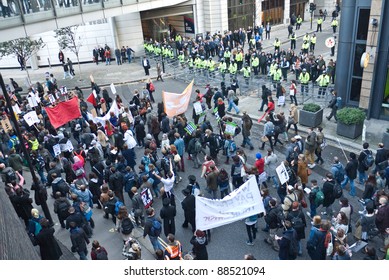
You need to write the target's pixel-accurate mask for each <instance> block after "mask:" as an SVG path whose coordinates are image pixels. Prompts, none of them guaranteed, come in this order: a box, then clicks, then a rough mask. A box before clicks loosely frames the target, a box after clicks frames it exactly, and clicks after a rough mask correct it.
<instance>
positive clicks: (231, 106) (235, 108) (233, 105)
mask: <svg viewBox="0 0 389 280" xmlns="http://www.w3.org/2000/svg"><path fill="white" fill-rule="evenodd" d="M232 108H234V110H235V112H236V113H237V114H239V108H238V106H236V105H235V103H234V101H233V100H228V109H227V111H228V112H230V111H231V109H232Z"/></svg>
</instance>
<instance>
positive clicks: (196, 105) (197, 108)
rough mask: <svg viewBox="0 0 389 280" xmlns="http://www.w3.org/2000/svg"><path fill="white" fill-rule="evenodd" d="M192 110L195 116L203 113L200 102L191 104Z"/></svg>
mask: <svg viewBox="0 0 389 280" xmlns="http://www.w3.org/2000/svg"><path fill="white" fill-rule="evenodd" d="M193 108H194V109H195V113H196V115H200V114H201V113H202V112H203V108H202V107H201V103H200V101H197V102H195V103H193Z"/></svg>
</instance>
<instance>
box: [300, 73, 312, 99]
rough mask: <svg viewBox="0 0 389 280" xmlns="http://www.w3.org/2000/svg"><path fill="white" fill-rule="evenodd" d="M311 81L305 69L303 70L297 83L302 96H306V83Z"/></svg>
mask: <svg viewBox="0 0 389 280" xmlns="http://www.w3.org/2000/svg"><path fill="white" fill-rule="evenodd" d="M310 79H311V76H310V75H309V73H308V72H307V69H305V68H303V72H301V73H300V76H299V81H300V83H301V93H302V94H304V93H305V94H306V95H307V94H308V83H309V80H310Z"/></svg>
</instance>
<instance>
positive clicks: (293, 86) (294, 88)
mask: <svg viewBox="0 0 389 280" xmlns="http://www.w3.org/2000/svg"><path fill="white" fill-rule="evenodd" d="M296 95H297V86H296V80H292V82H291V83H290V87H289V97H290V103H291V104H293V103H294V105H296V106H298V104H297V98H296Z"/></svg>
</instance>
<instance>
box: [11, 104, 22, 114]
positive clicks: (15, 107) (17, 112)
mask: <svg viewBox="0 0 389 280" xmlns="http://www.w3.org/2000/svg"><path fill="white" fill-rule="evenodd" d="M12 109H13V110H14V112H15V113H16V114H20V113H21V112H22V111H21V110H20V108H19V105H18V104H15V105H13V106H12Z"/></svg>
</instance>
